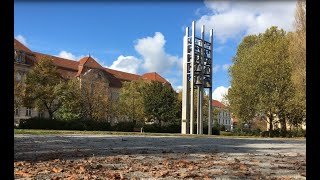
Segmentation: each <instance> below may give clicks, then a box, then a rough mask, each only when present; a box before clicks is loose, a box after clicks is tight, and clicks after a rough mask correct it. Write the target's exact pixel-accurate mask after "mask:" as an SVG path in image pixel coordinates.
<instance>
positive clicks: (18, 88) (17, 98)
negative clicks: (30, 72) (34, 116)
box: [13, 67, 25, 108]
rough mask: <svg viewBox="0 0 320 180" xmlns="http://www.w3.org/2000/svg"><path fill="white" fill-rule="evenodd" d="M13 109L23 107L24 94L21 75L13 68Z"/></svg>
mask: <svg viewBox="0 0 320 180" xmlns="http://www.w3.org/2000/svg"><path fill="white" fill-rule="evenodd" d="M13 82H14V86H13V87H14V108H18V107H21V106H22V105H23V93H24V88H25V86H24V83H23V82H22V75H21V74H20V72H19V71H18V70H17V69H16V67H14V81H13Z"/></svg>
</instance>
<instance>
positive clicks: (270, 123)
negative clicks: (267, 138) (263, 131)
mask: <svg viewBox="0 0 320 180" xmlns="http://www.w3.org/2000/svg"><path fill="white" fill-rule="evenodd" d="M272 130H273V116H272V114H271V115H270V116H269V131H272Z"/></svg>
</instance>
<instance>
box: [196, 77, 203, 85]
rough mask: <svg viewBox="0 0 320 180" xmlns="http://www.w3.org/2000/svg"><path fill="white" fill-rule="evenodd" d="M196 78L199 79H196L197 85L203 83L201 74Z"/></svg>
mask: <svg viewBox="0 0 320 180" xmlns="http://www.w3.org/2000/svg"><path fill="white" fill-rule="evenodd" d="M196 79H197V80H196V83H195V85H202V81H201V79H200V76H197V78H196Z"/></svg>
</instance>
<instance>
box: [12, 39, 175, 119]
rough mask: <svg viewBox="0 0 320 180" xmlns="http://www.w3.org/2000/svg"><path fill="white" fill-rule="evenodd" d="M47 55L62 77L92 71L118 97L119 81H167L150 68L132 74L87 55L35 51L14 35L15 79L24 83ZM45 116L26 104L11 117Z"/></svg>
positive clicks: (110, 94) (80, 75)
mask: <svg viewBox="0 0 320 180" xmlns="http://www.w3.org/2000/svg"><path fill="white" fill-rule="evenodd" d="M43 58H46V59H50V60H52V62H53V64H54V65H55V66H56V67H57V69H58V71H59V72H60V74H61V77H62V78H64V79H72V78H77V79H78V80H79V81H80V82H81V80H82V78H83V77H84V76H87V75H89V74H91V75H92V74H93V75H95V76H96V77H100V76H102V77H103V78H104V79H105V80H106V81H105V82H106V83H107V84H106V85H107V87H108V93H109V96H110V97H111V99H117V98H118V96H119V90H120V88H121V87H122V83H123V82H125V81H134V80H139V79H142V80H146V81H159V82H162V83H165V84H169V85H170V83H169V82H168V81H167V80H165V79H164V78H163V77H162V76H160V75H159V74H158V73H156V72H150V73H146V74H143V75H137V74H131V73H126V72H122V71H117V70H113V69H109V68H105V67H103V66H101V65H100V64H99V63H98V62H97V61H96V60H95V59H93V58H92V57H90V56H86V57H83V58H81V59H80V60H79V61H74V60H70V59H65V58H60V57H56V56H52V55H48V54H42V53H39V52H34V51H32V50H30V49H29V48H28V47H26V46H25V45H23V44H22V43H20V42H19V41H18V40H16V39H14V67H15V69H16V74H15V80H16V81H21V82H22V83H23V81H24V78H25V75H26V73H27V72H28V71H29V70H30V69H31V68H32V67H33V66H34V65H35V64H36V63H37V62H38V61H40V60H41V59H43ZM37 116H39V117H41V116H43V117H47V116H48V114H47V113H46V112H38V111H37V110H36V109H28V108H26V107H20V108H15V110H14V121H15V124H17V123H18V122H19V120H20V119H26V118H30V117H37Z"/></svg>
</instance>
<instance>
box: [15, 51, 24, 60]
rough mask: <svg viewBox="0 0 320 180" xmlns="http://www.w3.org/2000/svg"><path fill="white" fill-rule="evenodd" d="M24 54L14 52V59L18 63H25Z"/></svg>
mask: <svg viewBox="0 0 320 180" xmlns="http://www.w3.org/2000/svg"><path fill="white" fill-rule="evenodd" d="M24 56H25V55H24V52H22V51H14V59H15V60H16V61H18V62H24Z"/></svg>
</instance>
